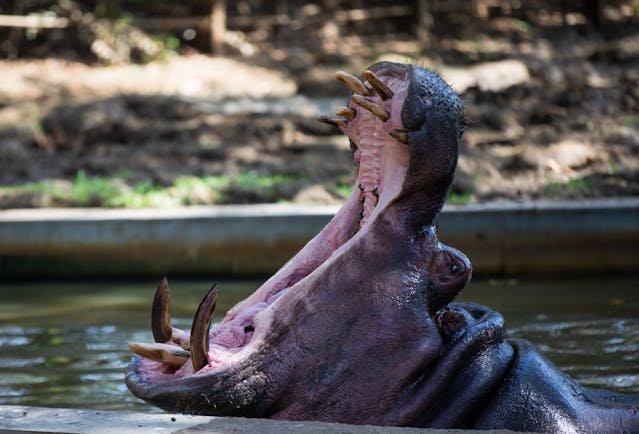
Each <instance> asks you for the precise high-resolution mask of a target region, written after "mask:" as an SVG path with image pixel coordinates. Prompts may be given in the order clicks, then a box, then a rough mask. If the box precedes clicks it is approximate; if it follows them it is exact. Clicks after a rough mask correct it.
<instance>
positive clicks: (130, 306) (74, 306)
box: [0, 277, 639, 412]
mask: <svg viewBox="0 0 639 434" xmlns="http://www.w3.org/2000/svg"><path fill="white" fill-rule="evenodd" d="M258 285H259V282H221V285H220V286H221V293H220V296H219V298H218V308H217V312H218V316H217V318H215V319H214V320H219V319H220V317H221V315H222V314H223V313H224V312H225V311H226V310H227V309H228V308H230V307H231V306H232V305H233V304H235V303H236V302H237V301H238V300H240V299H242V298H244V297H246V296H247V294H248V293H250V292H252V291H253V290H254V289H255V288H256V287H257V286H258ZM154 289H155V288H154V282H150V281H149V282H137V283H122V282H110V283H96V282H92V283H73V284H68V283H56V284H2V285H0V294H2V302H1V303H0V404H23V405H37V406H51V407H53V406H54V407H83V408H95V409H102V410H130V411H144V412H154V411H158V410H156V409H154V408H152V407H150V406H148V405H146V404H144V403H143V402H142V401H139V400H138V399H137V398H135V397H133V396H132V395H131V394H130V393H129V392H128V390H127V389H126V386H125V385H124V371H125V369H126V366H127V364H128V361H129V359H130V357H131V353H130V351H129V350H128V348H127V345H126V344H127V342H129V341H147V342H150V341H151V340H152V338H151V333H150V330H149V311H150V305H151V297H152V294H153V290H154ZM171 289H172V294H173V305H172V311H173V316H174V324H175V325H176V326H177V327H181V328H187V329H188V328H189V327H190V323H191V316H192V315H193V313H194V312H195V309H196V308H197V305H198V303H199V301H200V300H201V298H202V297H203V295H204V294H205V293H206V290H207V289H208V283H206V282H201V281H200V282H195V281H177V282H171ZM462 299H464V300H472V301H477V302H480V303H484V304H487V305H489V306H491V307H492V308H494V309H496V310H498V311H500V312H501V313H502V314H503V315H504V317H505V318H506V324H507V328H508V330H509V334H510V335H515V336H519V337H524V338H526V339H529V340H531V341H532V342H534V343H535V344H536V345H537V346H538V347H539V348H540V349H541V350H543V351H544V352H545V353H546V354H547V355H548V356H549V357H550V358H551V359H552V360H553V361H554V362H555V363H556V364H558V365H559V366H560V367H561V368H562V369H564V370H566V371H567V372H569V373H570V375H572V376H573V377H575V378H576V379H578V380H579V381H581V382H582V383H584V384H588V385H593V386H601V387H606V388H610V389H616V390H620V391H633V392H639V278H634V277H633V278H621V279H612V280H592V279H590V280H583V281H574V280H573V281H565V282H558V281H530V282H526V281H524V282H515V281H497V282H494V281H493V282H491V281H484V282H473V283H472V284H471V286H470V287H469V288H467V289H466V290H465V291H464V296H463V297H462Z"/></svg>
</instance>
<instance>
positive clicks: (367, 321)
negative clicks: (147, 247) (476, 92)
mask: <svg viewBox="0 0 639 434" xmlns="http://www.w3.org/2000/svg"><path fill="white" fill-rule="evenodd" d="M336 77H337V79H338V80H340V81H342V82H343V83H344V84H345V85H346V86H348V87H349V88H350V89H351V90H353V95H352V97H351V98H350V100H349V102H348V106H347V107H343V108H340V109H338V110H337V116H323V117H321V118H320V120H322V121H324V122H328V123H332V124H335V125H337V126H338V127H339V128H340V129H341V130H342V131H343V132H344V133H345V134H346V135H347V136H348V137H349V139H350V142H351V146H352V150H353V154H354V159H355V164H356V167H357V180H356V185H355V187H356V188H354V191H353V193H352V195H351V196H350V198H349V199H348V200H347V201H346V203H345V204H344V206H343V207H342V208H341V209H340V210H339V211H338V213H337V214H336V215H335V217H334V218H333V219H332V220H331V221H330V222H329V223H328V225H327V226H326V227H325V228H324V229H323V230H322V231H321V232H320V233H319V234H318V235H317V236H316V237H315V238H313V239H312V240H311V241H310V242H309V243H308V244H307V245H306V246H305V247H304V248H302V250H301V251H300V252H299V253H298V254H297V255H296V256H295V257H294V258H292V259H291V260H290V261H289V262H287V263H286V264H285V265H284V266H283V267H282V268H281V269H280V270H279V271H278V272H277V273H276V274H275V275H274V276H273V277H271V278H270V279H269V280H268V281H267V282H266V283H264V284H263V285H262V286H261V287H260V288H259V289H258V290H257V291H256V292H255V293H253V294H252V295H251V296H250V297H248V298H247V299H245V300H244V301H242V302H240V303H239V304H238V305H236V306H235V307H234V308H233V309H231V310H230V311H229V312H228V313H227V315H226V317H225V318H224V319H223V320H222V321H221V322H220V323H219V324H217V325H215V326H214V327H212V328H210V330H209V326H210V322H211V315H212V313H213V309H214V308H215V301H216V297H217V285H214V286H213V287H212V288H211V290H210V291H209V292H208V294H207V295H206V297H205V298H204V300H203V301H202V304H201V305H200V307H199V308H198V311H197V313H196V315H195V318H194V320H193V326H192V328H191V331H190V332H188V331H182V330H178V329H176V328H173V327H172V326H171V323H170V316H169V312H168V309H169V306H168V300H169V293H168V286H167V284H166V280H163V281H162V283H161V284H160V286H159V287H158V290H157V291H156V295H155V299H154V303H153V315H152V331H153V336H154V339H155V341H156V343H153V344H142V343H132V344H130V347H131V349H132V350H133V351H134V352H135V353H137V355H136V356H134V358H133V359H132V361H131V364H130V366H129V369H128V372H127V376H126V382H127V385H128V387H129V389H130V390H131V391H132V392H133V394H135V395H136V396H138V397H140V398H142V399H144V400H146V401H148V402H150V403H152V404H154V405H157V406H159V407H161V408H163V409H166V410H170V411H179V412H185V413H197V414H208V415H242V416H255V417H276V418H288V419H315V420H332V421H345V422H361V423H380V424H402V423H403V421H404V418H406V417H407V416H406V415H405V410H402V411H400V410H399V408H400V407H399V406H398V404H397V402H398V401H402V402H404V403H407V402H410V401H411V400H412V399H414V398H413V397H412V395H411V393H412V392H413V391H418V390H419V389H420V387H419V382H420V379H421V378H423V377H424V376H425V375H426V374H427V373H428V372H429V371H432V370H433V369H434V366H435V365H436V364H437V363H438V360H439V361H441V359H442V357H444V353H445V349H446V341H447V339H451V336H453V335H454V334H455V331H456V330H458V329H459V328H460V327H461V326H467V325H468V324H470V323H472V322H473V321H475V320H474V319H473V318H474V317H473V316H472V315H470V316H468V314H467V312H466V311H464V312H466V313H464V312H460V311H456V310H455V309H452V310H451V309H449V308H446V306H447V304H448V303H449V302H450V301H452V299H453V298H454V297H455V296H456V295H457V293H458V292H459V291H460V290H461V289H462V288H463V287H464V286H465V285H466V284H467V283H468V281H469V279H470V275H471V267H470V263H469V261H468V260H467V258H466V257H465V256H464V255H463V254H462V253H460V252H458V251H457V250H455V249H452V248H449V247H447V246H445V245H443V244H441V243H440V242H439V241H438V240H437V237H436V234H435V231H434V227H433V222H434V219H435V217H436V216H437V214H438V213H439V211H440V210H441V208H442V206H443V202H444V200H445V198H446V195H447V193H448V190H449V187H450V184H451V182H452V180H453V175H454V170H455V166H456V164H457V155H458V151H457V148H458V141H459V137H460V136H461V132H462V129H463V114H462V104H461V102H460V100H459V98H458V97H457V95H456V94H455V93H454V92H453V91H452V90H451V89H450V87H449V86H448V85H447V84H446V83H445V82H444V81H443V80H442V79H441V78H439V77H438V76H437V75H436V74H435V73H433V72H432V71H429V70H426V69H423V68H420V67H418V66H415V65H403V64H396V63H388V62H382V63H377V64H375V65H373V66H371V67H370V68H369V69H368V70H366V71H365V72H364V74H363V75H362V76H361V77H360V78H357V77H355V76H352V75H350V74H346V73H343V72H339V73H337V76H336ZM471 310H472V309H471ZM482 315H484V313H478V314H476V315H475V316H477V317H480V316H482ZM467 316H468V317H467ZM416 393H417V392H416ZM402 408H404V409H405V408H406V405H404V406H403V407H402ZM404 422H405V421H404Z"/></svg>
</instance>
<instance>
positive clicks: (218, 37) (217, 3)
mask: <svg viewBox="0 0 639 434" xmlns="http://www.w3.org/2000/svg"><path fill="white" fill-rule="evenodd" d="M210 21H211V23H210V24H211V27H210V30H211V52H213V53H215V54H224V35H225V34H226V0H211V18H210Z"/></svg>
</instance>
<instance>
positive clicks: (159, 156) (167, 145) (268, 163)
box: [0, 0, 639, 208]
mask: <svg viewBox="0 0 639 434" xmlns="http://www.w3.org/2000/svg"><path fill="white" fill-rule="evenodd" d="M0 41H1V42H0V55H1V57H2V60H1V61H0V77H1V79H0V167H1V168H2V170H0V207H1V208H17V207H19V208H24V207H47V206H98V207H149V206H150V207H172V206H179V205H194V204H212V203H256V202H294V203H315V204H332V203H339V202H340V201H341V200H343V198H344V197H346V196H347V195H348V194H349V192H350V189H351V187H352V183H353V180H354V171H353V168H352V158H351V153H350V150H349V146H348V141H347V139H346V138H345V137H344V136H343V135H342V134H340V132H339V131H338V130H337V128H334V127H331V126H328V125H323V124H320V123H318V122H316V121H315V117H316V116H317V115H318V114H321V113H323V114H328V113H331V111H332V110H334V109H335V108H337V107H339V106H340V105H343V104H344V102H345V101H346V99H347V97H348V95H349V93H348V91H347V90H346V89H345V88H343V87H341V86H340V85H339V84H338V83H337V82H336V81H335V80H334V78H333V76H334V73H335V71H336V70H340V69H341V70H346V71H348V72H351V73H354V74H359V73H361V71H363V70H364V69H365V68H366V67H367V66H368V65H370V64H371V63H374V62H377V61H380V60H397V61H403V62H406V61H413V62H417V63H419V64H422V65H426V66H429V67H433V68H435V69H437V70H438V71H440V72H441V73H442V74H443V76H444V77H445V78H446V79H447V80H448V81H449V82H450V83H451V84H452V86H453V87H454V88H455V89H456V90H457V91H458V92H459V93H460V94H461V95H462V98H463V100H464V102H465V105H466V115H467V118H468V124H469V127H468V128H467V131H466V133H465V135H464V141H463V144H462V150H461V159H460V162H459V168H458V172H457V179H456V182H455V185H454V187H453V192H452V195H451V201H452V202H453V203H469V202H476V201H485V200H494V199H511V200H518V201H521V200H529V199H538V198H547V199H573V198H594V197H617V196H636V195H637V194H638V193H639V84H638V83H639V1H638V0H626V1H607V2H603V1H595V0H584V1H577V0H574V1H569V0H564V1H560V2H557V1H543V0H539V1H526V2H523V1H513V0H511V1H508V0H473V1H435V0H432V1H428V0H411V1H398V2H384V1H375V0H341V1H340V0H324V1H316V2H305V1H293V0H277V1H261V0H244V1H233V2H231V1H224V0H198V1H192V2H170V1H153V2H148V1H141V0H93V1H89V0H87V1H68V0H57V1H51V0H2V1H0Z"/></svg>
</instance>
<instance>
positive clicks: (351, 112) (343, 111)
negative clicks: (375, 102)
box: [335, 107, 357, 120]
mask: <svg viewBox="0 0 639 434" xmlns="http://www.w3.org/2000/svg"><path fill="white" fill-rule="evenodd" d="M335 114H336V115H337V116H344V117H346V118H348V119H350V120H353V119H355V116H356V115H357V112H356V111H355V109H354V108H352V107H340V108H338V109H337V110H335Z"/></svg>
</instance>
